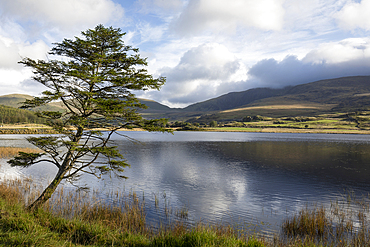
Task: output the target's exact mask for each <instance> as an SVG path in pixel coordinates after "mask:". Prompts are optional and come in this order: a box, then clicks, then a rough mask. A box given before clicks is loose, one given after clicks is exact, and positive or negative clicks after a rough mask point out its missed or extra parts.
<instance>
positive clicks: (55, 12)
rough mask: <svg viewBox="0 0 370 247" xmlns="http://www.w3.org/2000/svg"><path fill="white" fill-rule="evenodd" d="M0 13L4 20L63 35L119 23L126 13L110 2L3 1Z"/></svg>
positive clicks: (0, 2)
mask: <svg viewBox="0 0 370 247" xmlns="http://www.w3.org/2000/svg"><path fill="white" fill-rule="evenodd" d="M0 9H1V12H2V13H1V15H2V16H3V17H7V18H9V19H14V20H16V21H21V22H24V23H26V24H29V22H33V23H37V26H47V27H48V28H57V29H58V28H59V29H62V30H64V31H66V30H68V29H73V30H74V29H75V28H78V29H79V30H80V28H81V27H82V26H83V27H91V26H95V25H96V24H99V23H107V22H108V21H111V20H114V19H120V18H122V17H123V12H124V11H123V8H122V7H121V6H120V5H118V4H115V3H114V2H112V1H111V0H27V1H24V0H12V1H8V0H0ZM76 26H77V27H76Z"/></svg>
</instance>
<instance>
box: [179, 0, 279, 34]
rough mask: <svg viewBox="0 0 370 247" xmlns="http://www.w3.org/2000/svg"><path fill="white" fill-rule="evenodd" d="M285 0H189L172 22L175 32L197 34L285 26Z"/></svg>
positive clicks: (269, 28)
mask: <svg viewBox="0 0 370 247" xmlns="http://www.w3.org/2000/svg"><path fill="white" fill-rule="evenodd" d="M283 2H284V1H283V0H259V1H255V0H232V1H224V0H190V1H189V4H188V5H187V7H186V8H185V10H184V11H183V13H182V14H181V15H180V17H179V18H178V19H177V20H176V21H175V22H174V23H173V26H172V27H173V28H174V30H175V31H177V32H178V33H181V34H189V33H191V34H194V33H198V32H201V31H204V30H208V29H210V30H212V31H222V30H223V31H225V30H232V29H235V28H236V27H237V26H245V27H255V28H258V29H262V30H280V29H281V28H282V27H283V19H284V13H285V11H284V8H283V6H282V4H283Z"/></svg>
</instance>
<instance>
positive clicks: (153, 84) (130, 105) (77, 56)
mask: <svg viewBox="0 0 370 247" xmlns="http://www.w3.org/2000/svg"><path fill="white" fill-rule="evenodd" d="M124 35H125V33H123V32H122V31H121V30H120V29H115V28H112V27H109V28H106V27H104V26H102V25H98V26H97V27H95V29H89V30H87V31H84V32H82V38H79V37H75V39H74V40H70V39H64V40H63V41H62V42H61V43H56V44H55V47H54V48H52V50H51V52H50V53H49V54H50V55H51V56H52V57H56V58H60V57H63V58H64V59H60V60H58V59H55V60H53V59H51V60H48V61H43V60H38V61H35V60H32V59H30V58H24V59H23V60H22V61H21V62H20V63H21V64H24V65H25V66H27V67H31V68H32V69H33V72H34V76H33V79H34V80H35V81H37V82H39V83H41V84H42V85H44V86H45V87H47V88H48V90H46V91H44V92H43V93H42V96H41V97H35V98H32V99H26V101H25V102H24V104H23V106H22V108H25V109H28V108H35V107H40V106H45V105H47V104H50V103H53V102H55V101H61V102H62V104H63V105H64V108H65V109H66V110H65V111H64V112H60V111H39V112H38V113H37V115H38V116H39V117H41V118H43V119H45V122H46V124H47V125H48V126H50V127H51V128H53V129H54V130H55V131H56V132H57V133H59V134H61V135H60V136H50V137H32V138H28V141H29V142H30V143H32V144H33V145H35V146H36V147H38V148H39V149H41V150H42V151H43V152H44V153H45V154H47V155H48V156H47V158H45V159H43V160H37V158H39V157H41V156H39V157H34V156H26V155H25V154H20V155H19V156H18V157H15V158H14V159H13V160H11V161H9V163H11V164H12V165H22V166H28V165H32V164H36V163H39V162H41V161H48V162H50V163H52V164H54V165H55V166H56V167H57V168H58V173H57V175H56V177H55V178H54V180H53V181H52V182H51V184H50V185H49V186H48V187H47V188H46V189H45V191H44V192H43V193H42V194H41V196H40V197H39V198H38V199H37V200H36V201H35V202H34V203H33V204H32V205H30V209H35V208H37V207H39V206H40V205H42V204H43V203H44V202H45V201H46V200H48V199H49V198H50V196H51V194H52V193H53V191H54V190H55V189H56V187H57V186H58V184H59V183H60V182H61V181H62V180H63V179H66V180H67V181H69V182H71V183H74V182H75V181H76V179H78V177H79V176H80V175H81V173H88V174H92V175H95V176H96V177H98V178H100V177H101V175H103V174H106V173H109V172H110V173H113V174H115V175H117V176H118V177H121V178H124V176H122V175H121V174H120V173H122V172H123V171H124V168H125V167H127V166H128V164H127V163H126V162H125V161H124V160H123V157H122V155H121V154H120V153H119V152H118V150H117V148H116V147H114V146H111V145H110V141H109V140H110V137H111V136H112V135H113V134H114V133H116V132H117V131H118V130H119V129H121V128H134V127H140V128H142V129H144V130H148V131H162V132H165V131H167V130H166V129H164V128H163V127H162V126H165V122H166V120H164V119H159V120H145V119H143V118H142V117H141V115H140V114H139V113H138V112H137V110H138V109H145V108H146V106H145V105H144V104H142V103H140V101H139V100H138V99H137V98H136V96H135V95H134V92H135V90H149V89H157V90H158V89H160V87H161V86H162V85H163V84H164V82H165V78H163V77H160V78H153V77H152V76H151V75H149V74H148V73H147V70H146V69H144V68H143V67H144V66H146V65H147V62H146V59H143V58H141V57H140V55H139V54H138V49H136V48H132V47H131V46H126V45H125V44H124V41H123V40H122V37H123V36H124ZM93 128H95V129H93ZM102 130H105V131H106V132H104V133H103V132H102Z"/></svg>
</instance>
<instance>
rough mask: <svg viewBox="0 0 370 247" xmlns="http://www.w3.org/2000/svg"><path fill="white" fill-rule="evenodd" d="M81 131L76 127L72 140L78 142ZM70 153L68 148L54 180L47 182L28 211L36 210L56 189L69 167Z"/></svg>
mask: <svg viewBox="0 0 370 247" xmlns="http://www.w3.org/2000/svg"><path fill="white" fill-rule="evenodd" d="M82 133H83V129H82V128H81V127H78V129H77V133H76V135H75V137H74V139H73V142H75V143H78V142H79V141H80V138H81V136H82ZM72 154H73V151H71V150H68V153H67V155H66V157H65V159H64V161H63V164H62V165H61V166H60V167H59V170H58V173H57V175H56V176H55V178H54V180H53V181H52V182H51V183H50V184H49V186H48V187H46V189H45V190H44V191H43V192H42V194H41V195H40V196H39V198H37V199H36V201H34V202H33V203H32V204H31V205H29V206H28V207H27V209H28V210H29V211H35V210H37V209H38V208H39V207H41V206H42V205H43V204H44V203H45V202H46V201H47V200H49V199H50V197H51V195H52V194H53V193H54V191H55V190H56V189H57V187H58V185H59V184H60V182H61V181H62V180H63V177H64V175H65V174H66V173H67V172H68V171H69V170H70V169H71V166H70V163H71V157H72Z"/></svg>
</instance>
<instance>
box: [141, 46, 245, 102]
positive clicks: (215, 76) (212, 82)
mask: <svg viewBox="0 0 370 247" xmlns="http://www.w3.org/2000/svg"><path fill="white" fill-rule="evenodd" d="M160 72H161V74H162V76H165V77H166V78H167V83H166V85H165V86H164V87H163V88H162V90H161V91H160V93H157V92H154V93H153V92H150V93H149V94H147V95H150V96H151V98H153V99H156V100H158V101H161V102H164V99H165V100H166V101H167V102H170V103H181V104H184V105H186V104H189V103H192V102H194V101H200V100H205V99H208V98H212V97H215V96H218V95H219V94H223V93H227V92H228V90H232V89H233V88H235V85H237V84H238V81H241V80H243V79H246V77H247V76H246V68H245V66H244V65H243V64H242V63H241V61H240V60H239V59H238V58H237V57H236V56H235V55H234V54H233V53H231V52H230V51H229V50H228V49H227V48H226V47H225V46H223V45H220V44H217V43H207V44H203V45H200V46H197V47H194V48H192V49H190V50H188V51H187V52H185V53H184V55H183V56H182V58H181V60H180V62H179V63H178V64H177V65H176V66H174V67H171V68H170V67H165V68H162V69H161V70H160ZM225 82H229V84H228V87H224V85H225Z"/></svg>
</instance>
